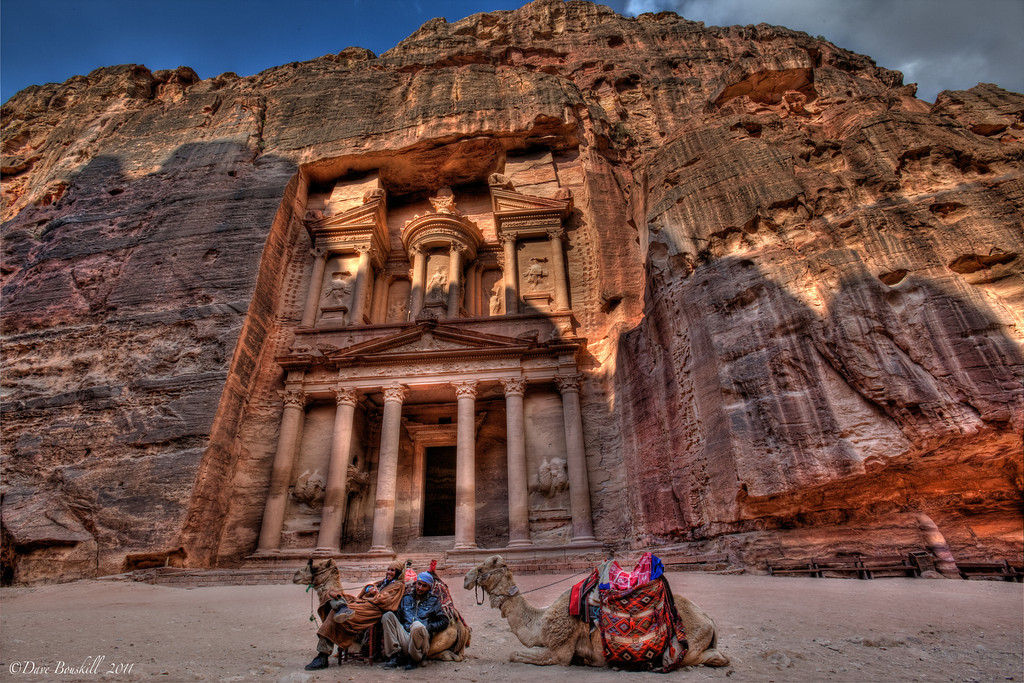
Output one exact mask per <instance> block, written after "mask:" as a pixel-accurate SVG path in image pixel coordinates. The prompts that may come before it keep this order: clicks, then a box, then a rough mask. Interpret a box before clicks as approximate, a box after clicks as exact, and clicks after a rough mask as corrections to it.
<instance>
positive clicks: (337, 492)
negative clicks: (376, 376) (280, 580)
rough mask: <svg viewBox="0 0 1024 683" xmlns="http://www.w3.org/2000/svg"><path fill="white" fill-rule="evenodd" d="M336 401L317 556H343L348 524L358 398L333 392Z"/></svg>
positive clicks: (350, 392)
mask: <svg viewBox="0 0 1024 683" xmlns="http://www.w3.org/2000/svg"><path fill="white" fill-rule="evenodd" d="M334 400H335V402H336V403H337V406H338V407H337V409H336V410H335V412H334V434H333V436H332V437H331V459H330V462H328V464H327V488H326V491H325V492H324V506H323V511H322V512H321V513H320V533H319V535H318V536H317V539H316V551H317V552H318V553H319V552H340V550H341V525H342V524H343V523H344V521H345V505H346V504H347V503H348V496H347V495H346V493H347V491H346V487H347V485H348V463H349V460H351V458H352V427H353V424H354V421H355V416H356V403H357V402H358V397H357V396H356V390H355V389H351V388H348V387H345V388H340V389H335V390H334Z"/></svg>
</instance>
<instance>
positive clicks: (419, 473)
mask: <svg viewBox="0 0 1024 683" xmlns="http://www.w3.org/2000/svg"><path fill="white" fill-rule="evenodd" d="M412 487H413V495H412V515H411V516H412V519H413V527H414V528H416V529H419V530H420V534H421V535H422V534H423V506H424V503H425V502H426V495H427V449H426V447H425V446H423V444H416V445H415V448H414V450H413V456H412Z"/></svg>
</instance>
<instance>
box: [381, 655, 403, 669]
mask: <svg viewBox="0 0 1024 683" xmlns="http://www.w3.org/2000/svg"><path fill="white" fill-rule="evenodd" d="M398 659H399V655H393V656H392V657H391V659H389V660H388V661H386V662H384V668H385V669H397V668H398V667H399V665H400V664H401V662H399V661H398Z"/></svg>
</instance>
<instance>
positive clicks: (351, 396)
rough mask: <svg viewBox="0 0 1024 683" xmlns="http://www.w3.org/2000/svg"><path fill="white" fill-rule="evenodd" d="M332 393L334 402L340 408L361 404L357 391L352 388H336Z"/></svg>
mask: <svg viewBox="0 0 1024 683" xmlns="http://www.w3.org/2000/svg"><path fill="white" fill-rule="evenodd" d="M332 391H333V393H334V401H335V403H337V404H338V405H339V406H340V405H349V406H354V405H355V404H356V403H358V402H359V394H357V393H356V390H355V389H354V388H352V387H336V388H335V389H333V390H332Z"/></svg>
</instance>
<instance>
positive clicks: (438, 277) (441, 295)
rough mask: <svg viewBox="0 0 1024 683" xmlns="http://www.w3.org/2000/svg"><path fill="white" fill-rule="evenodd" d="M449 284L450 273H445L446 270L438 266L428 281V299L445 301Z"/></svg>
mask: <svg viewBox="0 0 1024 683" xmlns="http://www.w3.org/2000/svg"><path fill="white" fill-rule="evenodd" d="M447 284H448V275H447V274H445V272H444V270H443V269H441V268H438V269H437V270H436V271H434V274H433V275H431V276H430V281H429V282H427V298H426V300H427V301H431V302H434V301H444V300H445V297H446V294H447V292H445V285H447Z"/></svg>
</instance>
